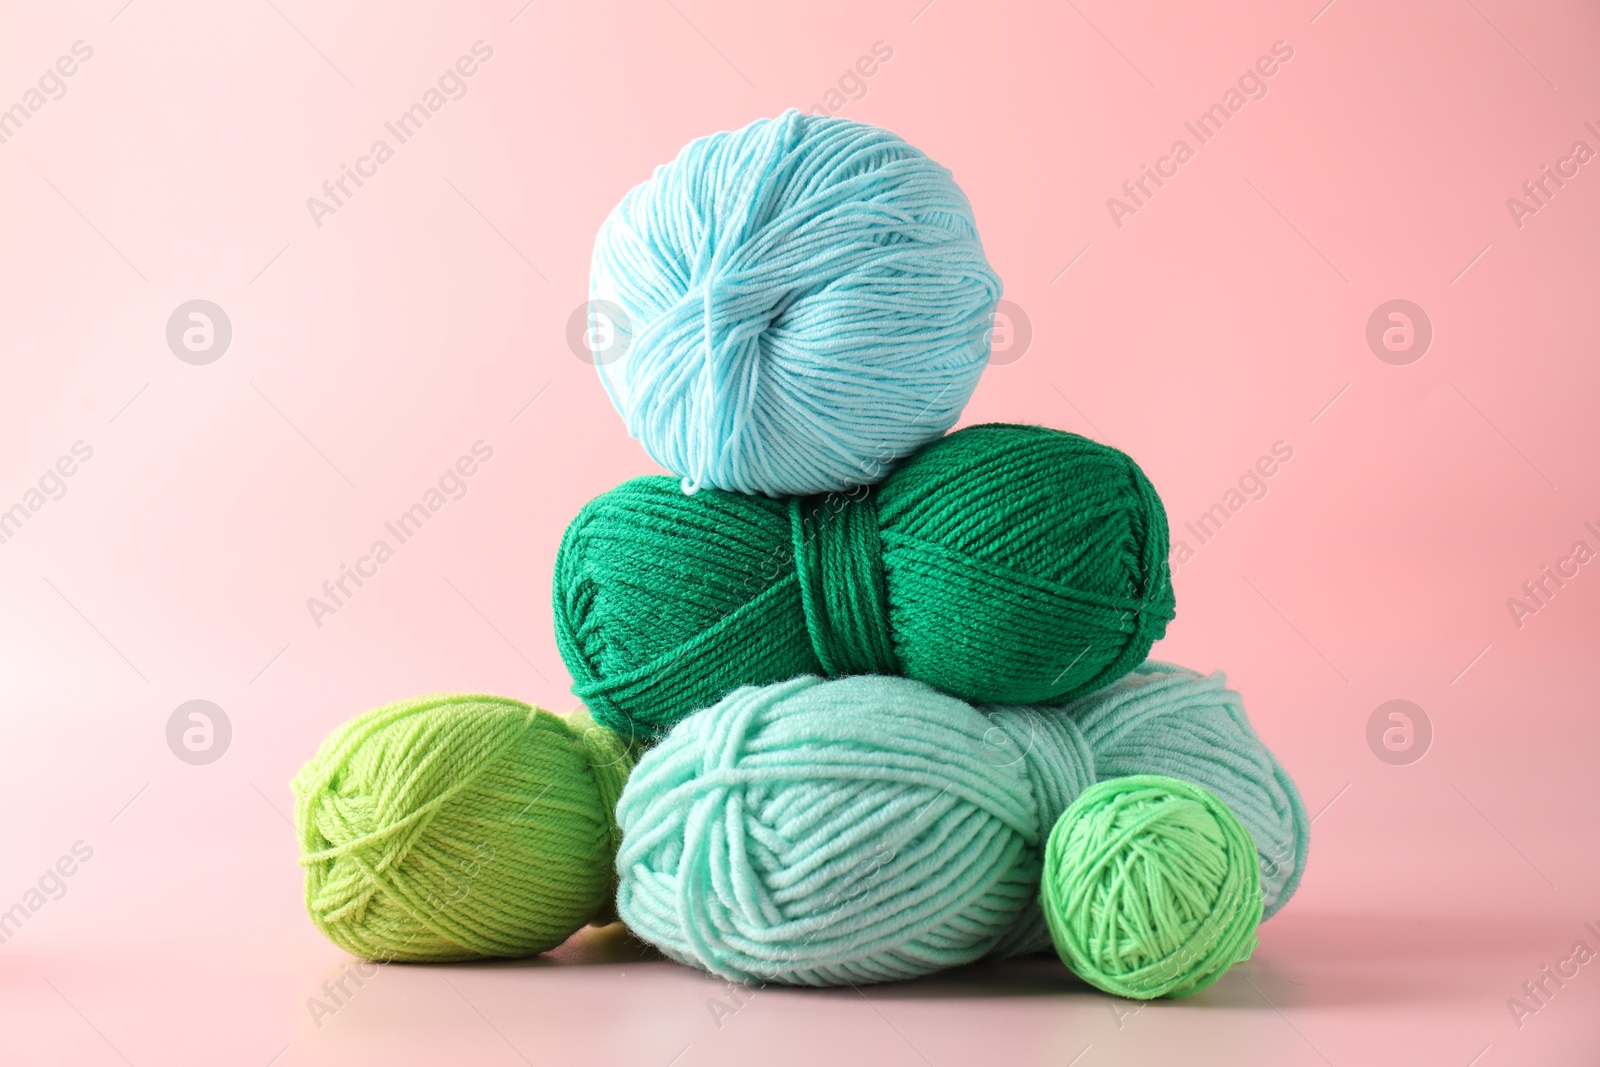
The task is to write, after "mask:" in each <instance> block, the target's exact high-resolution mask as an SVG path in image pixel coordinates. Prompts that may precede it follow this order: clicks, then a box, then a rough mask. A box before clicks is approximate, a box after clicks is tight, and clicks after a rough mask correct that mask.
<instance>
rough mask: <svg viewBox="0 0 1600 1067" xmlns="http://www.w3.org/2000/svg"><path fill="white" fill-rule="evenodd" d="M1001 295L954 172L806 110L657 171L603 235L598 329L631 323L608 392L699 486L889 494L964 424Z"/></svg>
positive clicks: (613, 356)
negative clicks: (933, 445)
mask: <svg viewBox="0 0 1600 1067" xmlns="http://www.w3.org/2000/svg"><path fill="white" fill-rule="evenodd" d="M999 296H1000V279H999V278H998V277H997V276H996V275H995V273H994V271H993V270H992V269H990V267H989V264H988V261H987V260H986V259H985V258H984V254H983V246H982V244H981V243H980V242H979V239H978V230H977V225H976V224H975V222H974V221H973V216H972V207H971V205H970V204H969V203H968V202H967V198H966V196H965V195H964V194H963V193H962V192H961V189H960V188H959V187H958V186H957V185H956V183H955V180H954V179H953V178H952V177H951V174H950V172H949V171H948V170H946V169H945V168H943V167H941V166H939V165H938V164H937V163H935V162H933V161H932V160H931V159H929V158H928V157H927V156H926V155H924V154H923V153H921V152H919V151H918V150H917V149H915V148H913V147H912V146H911V145H909V144H907V143H906V142H905V141H903V140H901V139H900V138H899V137H897V136H895V135H894V134H892V133H890V132H889V131H887V130H883V129H879V128H877V127H875V126H867V125H863V124H861V123H859V122H851V121H849V120H846V119H835V118H822V117H818V116H814V115H804V114H801V113H800V112H799V111H795V110H790V111H787V112H785V113H784V114H782V115H781V116H779V117H778V118H776V119H762V120H759V121H757V122H753V123H751V124H750V125H748V126H746V127H745V128H744V129H742V130H737V131H733V132H724V133H717V134H712V135H711V136H709V137H702V138H700V139H699V140H696V141H693V142H691V143H690V144H689V145H687V146H686V147H685V148H684V149H683V150H682V151H681V152H680V153H679V155H678V158H677V159H675V160H674V161H673V162H671V163H667V164H665V165H663V166H660V167H657V168H656V170H655V173H654V175H653V176H652V177H651V178H650V180H649V181H646V182H644V183H643V184H642V185H639V186H637V187H636V188H634V189H633V190H632V191H630V192H629V193H628V194H627V195H626V196H625V197H623V199H622V202H621V203H620V204H618V205H617V207H616V208H615V209H614V210H613V211H612V212H611V215H610V216H609V217H608V218H607V219H606V220H605V222H604V224H603V225H602V226H601V227H600V231H599V234H598V235H597V236H596V238H595V245H594V259H593V266H592V268H591V274H590V298H591V304H590V309H591V311H590V313H591V316H592V317H593V316H595V314H596V309H597V308H599V307H602V306H604V305H602V304H600V303H599V302H602V301H603V302H605V303H606V304H609V305H611V306H612V309H615V310H612V309H608V310H610V316H609V317H611V318H614V319H617V320H618V321H614V322H612V324H611V325H612V326H613V327H614V328H615V329H616V331H617V333H616V337H615V338H614V340H613V342H612V347H611V348H610V349H609V350H608V354H607V356H604V357H601V358H599V359H597V362H598V363H599V370H600V375H601V380H602V381H603V382H604V383H605V386H606V390H607V392H608V393H610V395H611V400H612V403H613V404H615V405H616V408H617V410H618V412H620V413H621V415H622V417H623V420H624V422H626V424H627V427H628V432H629V433H630V434H632V435H633V436H634V437H636V438H638V440H639V441H640V442H641V443H643V445H644V447H645V449H646V451H648V452H649V453H650V455H651V457H652V458H653V459H655V461H656V462H657V463H660V464H661V465H662V466H663V467H665V468H667V469H668V470H670V471H673V472H674V473H676V474H678V475H680V476H681V477H682V479H683V487H684V489H685V490H686V491H688V492H694V491H696V490H698V489H729V490H736V491H738V492H743V493H762V494H767V495H772V496H780V495H788V494H812V493H823V492H830V491H835V490H842V489H847V488H849V487H851V486H854V485H860V484H868V483H871V482H875V481H877V480H878V479H879V478H881V477H882V476H883V473H884V471H885V470H886V469H887V466H888V464H889V463H891V462H892V461H893V460H894V459H896V458H897V457H899V456H903V455H906V454H908V453H910V452H912V451H913V450H915V449H916V448H917V447H918V446H919V445H921V444H923V443H924V442H926V441H928V440H931V439H933V438H935V437H938V436H940V435H941V434H943V433H944V432H945V431H946V430H948V429H949V428H950V427H951V426H952V425H953V424H954V423H955V421H956V418H957V416H958V415H960V413H961V409H962V408H963V407H964V406H965V405H966V403H967V400H968V398H969V397H970V396H971V395H972V390H973V389H974V387H975V386H976V385H977V381H978V376H979V374H980V373H981V372H982V371H983V368H984V366H985V364H986V363H987V361H988V358H989V347H990V333H991V320H992V317H993V313H994V308H995V302H996V301H997V300H998V299H999ZM616 310H620V312H621V314H620V316H619V315H617V314H616Z"/></svg>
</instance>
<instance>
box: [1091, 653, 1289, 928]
mask: <svg viewBox="0 0 1600 1067" xmlns="http://www.w3.org/2000/svg"><path fill="white" fill-rule="evenodd" d="M1060 711H1061V712H1062V713H1064V714H1067V715H1070V716H1071V717H1072V720H1073V721H1074V722H1075V723H1076V724H1077V725H1078V727H1079V728H1080V729H1081V730H1082V731H1083V736H1084V737H1085V738H1086V739H1087V740H1088V742H1089V747H1090V748H1091V749H1092V750H1093V751H1094V765H1095V771H1096V774H1097V775H1098V776H1099V778H1101V779H1102V780H1103V779H1106V778H1123V777H1127V776H1130V775H1135V774H1161V775H1166V776H1167V777H1169V778H1177V779H1180V780H1182V781H1185V782H1188V783H1190V784H1191V785H1198V786H1202V787H1203V788H1205V789H1207V790H1209V791H1210V792H1211V793H1212V794H1214V795H1215V796H1216V797H1217V798H1218V799H1219V800H1221V801H1222V802H1223V803H1224V804H1226V805H1227V806H1228V808H1229V810H1230V811H1232V812H1233V814H1234V815H1236V816H1237V817H1238V819H1239V821H1240V822H1241V823H1243V824H1244V826H1245V829H1247V830H1249V831H1250V836H1251V837H1252V838H1253V839H1254V840H1255V843H1256V854H1257V858H1258V860H1259V863H1260V868H1261V893H1262V899H1263V903H1264V904H1265V908H1266V910H1265V914H1264V916H1263V917H1264V918H1271V917H1272V916H1273V915H1274V914H1276V913H1277V912H1278V910H1279V909H1281V908H1282V907H1283V906H1284V905H1285V904H1286V903H1288V901H1289V897H1290V896H1292V895H1293V894H1294V891H1295V889H1296V887H1298V886H1299V884H1300V877H1301V875H1303V874H1304V873H1305V868H1306V851H1307V849H1308V847H1309V846H1310V843H1311V824H1310V822H1309V820H1307V818H1306V809H1305V805H1304V804H1303V803H1302V802H1301V800H1300V791H1299V790H1298V789H1297V788H1296V787H1295V784H1294V780H1293V779H1291V778H1290V777H1289V775H1288V773H1287V772H1285V771H1284V769H1283V767H1282V765H1280V764H1279V763H1278V760H1277V757H1275V756H1274V755H1273V754H1272V752H1271V750H1270V749H1268V748H1267V746H1266V745H1264V744H1262V743H1261V740H1260V738H1258V737H1257V736H1256V732H1255V729H1254V728H1253V727H1252V726H1251V725H1250V720H1249V719H1248V718H1247V717H1246V716H1245V712H1244V700H1243V698H1241V697H1240V696H1239V694H1238V693H1236V692H1234V691H1233V690H1232V689H1229V688H1228V679H1227V676H1226V675H1224V674H1223V673H1222V672H1221V671H1217V672H1215V673H1213V674H1211V675H1202V674H1199V673H1197V672H1195V671H1191V670H1189V669H1188V668H1186V667H1178V666H1175V665H1173V664H1170V663H1160V662H1158V661H1156V660H1146V661H1145V662H1144V664H1143V665H1142V666H1140V667H1138V668H1137V669H1135V670H1134V671H1132V672H1131V673H1129V674H1127V675H1126V676H1124V677H1123V678H1122V679H1121V680H1120V681H1117V682H1115V683H1113V684H1111V685H1109V686H1107V687H1105V688H1104V689H1100V690H1097V691H1096V692H1093V693H1090V694H1088V695H1087V696H1084V697H1081V698H1079V699H1077V700H1075V701H1072V702H1071V703H1069V704H1065V705H1063V706H1062V707H1061V708H1060Z"/></svg>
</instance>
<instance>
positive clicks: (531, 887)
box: [294, 694, 633, 961]
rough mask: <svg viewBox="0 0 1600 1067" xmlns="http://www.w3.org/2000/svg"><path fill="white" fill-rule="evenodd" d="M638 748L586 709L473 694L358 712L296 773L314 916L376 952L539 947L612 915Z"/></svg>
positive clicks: (444, 956) (404, 957)
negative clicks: (619, 813)
mask: <svg viewBox="0 0 1600 1067" xmlns="http://www.w3.org/2000/svg"><path fill="white" fill-rule="evenodd" d="M632 764H633V753H632V752H631V750H630V749H629V748H628V747H627V746H626V745H625V744H624V743H623V741H622V740H621V739H620V738H618V737H617V736H616V735H615V734H613V733H611V732H610V731H609V730H606V729H605V728H604V727H600V726H596V725H595V724H594V723H593V722H591V721H590V719H589V717H588V715H587V713H585V712H582V711H578V712H573V713H572V714H571V715H568V716H559V715H553V714H551V713H550V712H548V711H542V710H540V709H538V708H533V707H530V706H528V705H527V704H523V703H520V702H519V701H515V700H508V699H505V698H503V697H494V696H476V695H465V694H462V695H438V696H427V697H418V698H416V699H412V700H406V701H401V702H400V703H396V704H390V705H388V706H386V707H381V708H377V709H375V710H373V711H369V712H366V713H365V714H363V715H359V716H357V717H356V718H354V719H352V720H350V721H349V722H347V723H345V724H344V725H343V726H341V727H339V728H338V729H336V730H334V731H333V733H331V734H329V735H328V737H327V739H326V740H325V741H324V742H323V743H322V746H321V748H320V749H319V750H318V751H317V754H316V756H315V757H314V758H313V759H312V760H311V762H309V763H307V764H306V765H305V767H304V768H302V769H301V771H300V773H299V775H298V776H296V778H295V780H294V791H295V798H296V799H295V829H296V831H297V833H298V834H299V838H300V851H301V858H300V863H301V865H302V866H304V867H305V868H306V909H307V911H309V912H310V914H311V920H312V922H314V923H316V925H317V927H318V929H320V930H321V931H322V932H323V933H325V934H327V935H328V937H329V939H330V940H332V941H333V942H334V943H335V944H336V945H338V946H339V947H340V948H343V949H345V950H346V951H348V952H351V953H354V954H355V955H357V956H362V957H365V958H367V959H373V960H380V961H389V960H401V961H446V960H466V959H475V958H479V957H484V956H527V955H531V954H533V953H537V952H542V951H544V950H546V949H549V948H553V947H555V946H556V945H559V944H560V943H561V942H563V941H565V940H566V939H567V938H568V937H569V936H570V935H571V934H573V933H574V932H575V931H577V930H578V929H579V928H581V927H583V926H584V925H586V924H588V923H590V922H596V921H610V920H611V919H612V918H613V914H612V911H611V909H612V903H613V894H614V890H615V872H614V870H613V864H614V859H615V856H616V848H617V844H618V841H619V834H618V830H617V826H616V819H615V815H614V813H615V810H616V802H617V797H618V795H619V794H620V793H621V791H622V785H623V782H624V781H625V780H626V779H627V775H628V772H629V770H631V768H632Z"/></svg>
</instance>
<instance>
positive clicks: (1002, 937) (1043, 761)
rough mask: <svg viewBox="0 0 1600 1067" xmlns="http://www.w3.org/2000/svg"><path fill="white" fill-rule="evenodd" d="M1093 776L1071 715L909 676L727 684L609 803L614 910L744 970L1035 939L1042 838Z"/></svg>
mask: <svg viewBox="0 0 1600 1067" xmlns="http://www.w3.org/2000/svg"><path fill="white" fill-rule="evenodd" d="M1093 778H1094V775H1093V770H1092V764H1091V757H1090V755H1089V750H1088V746H1087V745H1086V744H1085V743H1084V740H1083V738H1082V736H1081V735H1080V734H1079V733H1078V731H1077V729H1076V727H1075V726H1074V725H1073V724H1072V722H1071V720H1070V719H1068V718H1066V717H1065V716H1061V715H1053V714H1042V713H1040V712H1037V711H1033V710H1029V709H1006V710H1004V711H1001V712H998V713H995V714H992V715H985V714H984V713H982V712H980V711H978V710H977V709H976V708H973V707H972V706H971V705H969V704H966V703H964V702H962V701H960V700H957V699H955V698H954V697H949V696H945V695H943V694H941V693H938V692H936V691H935V690H933V689H931V688H929V687H928V686H926V685H923V684H922V683H921V682H915V681H911V680H909V679H905V678H888V677H878V676H858V677H853V678H844V679H839V680H837V681H828V682H825V681H822V680H821V679H818V678H814V677H801V678H796V679H793V680H792V681H788V682H779V683H776V684H774V685H769V686H765V687H759V688H758V687H747V688H744V689H739V690H736V691H734V692H733V693H731V694H729V695H728V696H727V697H725V698H723V700H722V701H721V702H719V703H718V704H717V705H715V706H713V707H711V708H708V709H705V710H702V711H700V712H697V713H696V714H694V715H691V716H689V717H688V718H686V719H684V720H682V721H681V722H679V723H678V724H677V725H676V726H674V727H673V729H672V731H671V732H670V733H669V734H668V735H667V736H666V738H665V739H664V740H663V741H662V742H661V743H660V744H659V745H657V746H656V747H655V748H653V749H651V750H650V751H649V752H647V753H646V754H645V755H644V757H643V758H642V759H641V760H640V761H639V764H638V766H637V767H636V768H635V769H634V772H633V775H632V777H631V778H630V779H629V782H628V785H627V787H626V788H625V789H624V791H623V794H622V799H621V801H620V802H619V804H618V806H617V821H618V824H619V825H620V827H621V829H622V834H623V839H622V846H621V849H620V850H619V852H618V854H617V872H618V876H619V884H618V889H617V911H618V914H619V915H621V917H622V919H623V921H624V922H626V923H627V924H628V925H629V926H630V927H631V928H632V929H633V931H634V932H635V933H636V934H638V935H639V936H640V937H643V938H644V939H645V940H647V941H649V942H651V943H653V944H654V945H656V946H657V947H658V948H660V949H661V950H662V951H663V952H665V953H666V954H667V955H669V956H671V957H673V958H674V959H676V960H678V961H680V962H682V963H686V964H689V965H690V966H694V967H699V968H702V969H704V970H707V971H711V972H713V973H715V974H719V975H721V976H723V977H725V978H729V979H732V980H734V981H740V982H750V983H762V982H778V983H783V984H789V985H816V986H831V985H844V984H847V983H855V984H861V983H866V982H883V981H892V980H896V979H903V978H914V977H916V976H918V975H923V974H928V973H931V972H933V971H937V970H941V969H943V968H946V967H954V966H957V965H959V964H963V963H969V962H971V961H973V960H975V959H978V958H979V957H981V956H984V955H987V954H991V953H993V954H997V955H1011V954H1016V953H1021V952H1034V951H1042V950H1045V949H1048V948H1049V946H1050V935H1049V930H1048V928H1047V927H1046V924H1045V921H1044V918H1043V915H1042V913H1041V911H1040V909H1039V905H1038V893H1039V877H1040V871H1041V869H1042V856H1043V849H1044V844H1045V840H1046V838H1047V837H1048V835H1049V831H1050V828H1051V826H1052V825H1053V824H1054V822H1055V820H1056V818H1057V817H1058V816H1059V815H1060V814H1061V812H1062V811H1063V810H1064V809H1065V808H1066V806H1067V805H1068V804H1069V803H1071V801H1072V799H1073V798H1074V797H1076V796H1077V794H1078V793H1079V792H1080V791H1082V790H1083V789H1084V788H1086V787H1087V786H1088V785H1089V784H1090V783H1091V782H1092V781H1093Z"/></svg>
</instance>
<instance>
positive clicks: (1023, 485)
mask: <svg viewBox="0 0 1600 1067" xmlns="http://www.w3.org/2000/svg"><path fill="white" fill-rule="evenodd" d="M1167 550H1168V540H1167V518H1166V511H1165V510H1164V509H1163V507H1162V505H1161V499H1160V497H1158V496H1157V495H1156V491H1155V489H1154V488H1153V487H1152V486H1151V484H1150V481H1149V479H1147V478H1146V477H1145V475H1144V472H1143V471H1141V470H1140V469H1139V466H1138V464H1136V463H1134V461H1133V460H1132V459H1130V458H1129V457H1128V456H1126V455H1124V454H1123V453H1122V452H1119V451H1118V450H1117V449H1115V448H1111V447H1110V446H1108V445H1103V444H1100V443H1098V442H1095V441H1091V440H1089V439H1087V438H1084V437H1080V436H1078V435H1076V434H1072V433H1066V432H1064V431H1061V430H1052V429H1047V428H1045V427H1042V426H1020V425H1009V424H988V425H982V426H972V427H968V428H967V429H964V430H960V431H958V432H956V433H953V434H950V435H949V436H947V437H944V438H942V439H940V440H938V441H935V442H934V443H932V444H930V445H928V446H927V447H925V448H923V449H922V450H921V451H919V452H917V453H916V454H914V455H913V456H911V457H910V458H908V459H906V460H904V461H902V462H901V463H900V464H899V465H898V466H897V467H896V468H895V469H894V470H893V471H892V472H891V473H890V474H889V476H888V477H887V478H885V479H884V480H883V482H882V483H880V484H879V485H877V486H874V487H872V488H871V489H859V490H856V491H854V492H852V493H849V494H830V495H826V496H818V497H805V498H792V499H788V500H780V499H770V498H766V497H755V496H744V495H741V494H736V493H727V492H721V491H717V490H706V491H702V492H700V493H697V494H695V495H693V496H686V495H684V493H683V491H682V490H681V489H680V488H679V485H678V482H677V480H676V479H673V478H666V477H647V478H636V479H634V480H632V481H629V482H625V483H624V484H622V485H620V486H618V487H617V488H615V489H613V490H611V491H610V492H608V493H605V494H602V495H601V496H599V497H596V498H595V499H594V500H592V501H590V502H589V504H587V505H586V506H585V507H584V509H583V510H582V511H581V512H579V514H578V517H577V518H576V519H574V520H573V521H572V524H571V525H570V526H569V527H568V528H567V532H566V535H565V536H564V537H563V538H562V542H561V548H560V551H559V552H558V553H557V556H556V564H555V582H554V601H555V604H554V607H555V626H556V642H557V644H558V645H559V647H560V649H561V657H562V659H563V660H565V662H566V665H567V670H568V671H569V672H571V674H572V676H573V679H574V684H573V692H574V693H575V694H576V695H577V696H578V697H579V698H580V699H581V700H582V701H583V702H584V703H585V704H586V705H587V706H588V708H589V710H590V712H591V714H593V715H594V717H595V719H596V720H597V721H598V722H600V723H602V724H604V725H605V726H608V727H610V728H611V729H614V730H617V731H619V732H621V733H624V734H631V735H634V736H653V735H657V734H660V733H662V732H664V731H665V730H667V729H668V728H670V727H671V726H672V725H673V724H674V723H675V722H677V721H678V720H679V719H682V718H683V717H684V716H686V715H688V714H689V713H691V712H693V711H695V710H697V709H699V708H703V707H709V706H710V705H712V704H714V703H716V702H717V701H718V700H720V699H721V698H722V697H723V696H725V695H726V694H727V693H729V692H731V691H732V690H734V689H736V688H738V687H739V686H742V685H764V684H768V683H771V682H776V681H785V680H787V679H789V678H793V677H796V676H797V675H802V674H817V675H822V676H825V677H841V676H844V675H851V674H898V675H905V676H907V677H911V678H916V679H918V680H920V681H923V682H927V683H928V684H930V685H932V686H934V687H936V688H938V689H941V690H944V691H945V692H947V693H950V694H952V695H954V696H957V697H960V698H962V699H963V700H968V701H972V702H978V703H997V704H1038V703H1046V702H1050V701H1060V700H1064V699H1068V698H1071V697H1074V696H1077V695H1079V694H1081V693H1086V692H1089V691H1091V690H1093V689H1096V688H1098V687H1100V686H1103V685H1106V684H1108V683H1110V682H1112V681H1114V680H1116V679H1117V678H1119V677H1121V676H1122V675H1123V674H1125V673H1126V672H1127V671H1129V670H1131V669H1132V668H1133V667H1135V666H1137V665H1138V664H1139V663H1140V662H1142V661H1143V659H1144V657H1145V654H1146V653H1147V652H1149V650H1150V646H1151V645H1152V644H1153V643H1154V642H1155V641H1157V640H1159V639H1160V637H1161V636H1162V635H1163V634H1164V633H1165V632H1166V627H1167V623H1168V621H1169V620H1171V618H1172V616H1173V595H1172V581H1171V573H1170V571H1169V569H1168V566H1167Z"/></svg>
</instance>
